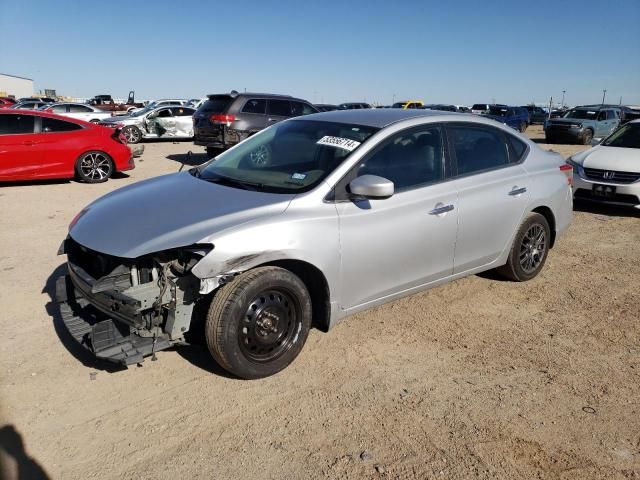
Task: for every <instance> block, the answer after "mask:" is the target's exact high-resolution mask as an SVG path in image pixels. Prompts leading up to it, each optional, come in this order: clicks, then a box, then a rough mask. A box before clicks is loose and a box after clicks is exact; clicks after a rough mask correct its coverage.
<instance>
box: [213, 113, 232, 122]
mask: <svg viewBox="0 0 640 480" xmlns="http://www.w3.org/2000/svg"><path fill="white" fill-rule="evenodd" d="M235 119H236V116H235V115H225V114H223V113H214V114H213V115H210V116H209V120H210V121H211V123H231V122H233V121H235Z"/></svg>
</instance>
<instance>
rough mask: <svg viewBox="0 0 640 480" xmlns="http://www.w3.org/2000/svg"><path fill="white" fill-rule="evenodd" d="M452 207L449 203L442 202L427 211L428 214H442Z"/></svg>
mask: <svg viewBox="0 0 640 480" xmlns="http://www.w3.org/2000/svg"><path fill="white" fill-rule="evenodd" d="M453 209H454V206H453V205H451V204H449V205H444V204H442V203H437V204H436V206H435V208H434V209H433V210H431V211H430V212H429V215H442V214H443V213H447V212H450V211H451V210H453Z"/></svg>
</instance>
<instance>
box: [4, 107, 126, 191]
mask: <svg viewBox="0 0 640 480" xmlns="http://www.w3.org/2000/svg"><path fill="white" fill-rule="evenodd" d="M134 167H135V164H134V162H133V156H132V154H131V150H130V149H129V147H128V146H127V143H126V139H125V138H124V135H122V134H121V133H120V129H113V128H107V127H102V126H99V125H95V124H93V123H88V122H83V121H82V120H76V119H71V118H68V117H62V116H59V115H55V114H52V113H44V112H38V111H33V110H6V109H5V110H0V182H1V181H14V180H39V179H46V178H74V177H75V178H77V179H78V180H81V181H84V182H88V183H98V182H105V181H107V179H108V178H109V177H111V175H112V174H113V173H114V172H119V171H120V172H121V171H124V170H131V169H132V168H134Z"/></svg>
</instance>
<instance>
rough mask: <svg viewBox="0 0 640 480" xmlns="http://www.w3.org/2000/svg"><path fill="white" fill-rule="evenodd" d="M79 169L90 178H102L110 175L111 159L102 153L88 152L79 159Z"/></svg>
mask: <svg viewBox="0 0 640 480" xmlns="http://www.w3.org/2000/svg"><path fill="white" fill-rule="evenodd" d="M80 171H81V172H82V174H83V175H84V176H85V177H86V178H88V179H90V180H104V179H105V178H109V176H110V175H111V160H109V158H108V157H107V156H106V155H105V154H103V153H97V152H95V153H88V154H86V155H85V156H84V157H82V160H81V161H80Z"/></svg>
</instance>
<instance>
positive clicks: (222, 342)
mask: <svg viewBox="0 0 640 480" xmlns="http://www.w3.org/2000/svg"><path fill="white" fill-rule="evenodd" d="M310 328H311V300H310V297H309V292H308V291H307V288H306V286H305V285H304V283H303V282H302V280H300V278H298V277H297V276H296V275H294V274H293V273H292V272H290V271H289V270H285V269H283V268H279V267H259V268H256V269H253V270H249V271H248V272H245V273H243V274H241V275H238V276H237V277H236V278H234V279H233V281H231V282H229V283H228V284H226V285H224V286H223V287H221V288H220V289H219V290H218V291H217V292H216V293H215V295H214V297H213V300H212V302H211V306H210V308H209V312H208V315H207V319H206V324H205V333H206V339H207V346H208V347H209V351H210V352H211V354H212V356H213V357H214V359H215V360H216V361H217V362H218V363H219V364H220V366H222V367H223V368H224V369H225V370H227V371H229V372H230V373H232V374H234V375H236V376H238V377H241V378H247V379H251V378H262V377H267V376H269V375H273V374H275V373H277V372H279V371H280V370H282V369H284V368H285V367H287V366H288V365H289V364H290V363H291V362H292V361H293V360H294V359H295V358H296V357H297V356H298V354H299V353H300V351H301V350H302V347H303V346H304V343H305V341H306V339H307V336H308V334H309V330H310Z"/></svg>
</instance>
